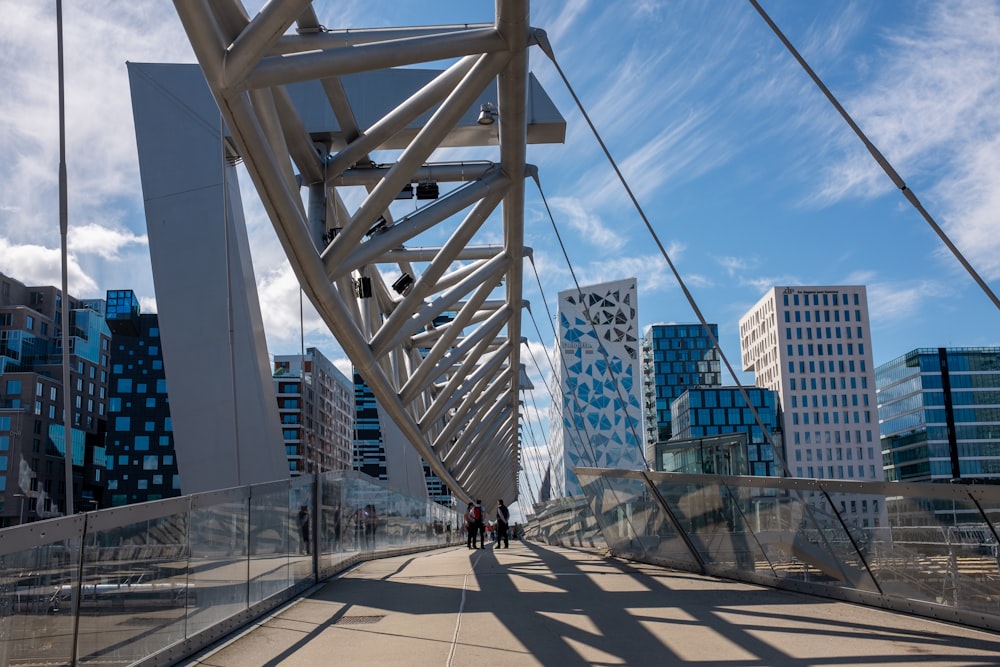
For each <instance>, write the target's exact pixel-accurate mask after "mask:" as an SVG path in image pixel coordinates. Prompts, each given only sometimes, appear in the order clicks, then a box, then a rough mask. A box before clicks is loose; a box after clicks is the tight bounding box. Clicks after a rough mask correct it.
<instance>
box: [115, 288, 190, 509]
mask: <svg viewBox="0 0 1000 667" xmlns="http://www.w3.org/2000/svg"><path fill="white" fill-rule="evenodd" d="M105 317H106V319H107V323H108V328H109V329H110V330H111V373H110V381H109V383H108V435H107V487H106V500H105V504H108V505H129V504H132V503H141V502H146V501H149V500H159V499H161V498H171V497H173V496H179V495H180V493H181V485H180V476H179V475H178V472H177V460H176V454H175V452H174V433H173V426H172V423H171V420H170V401H169V399H168V396H167V379H166V374H165V372H164V368H163V352H162V347H161V345H160V322H159V317H158V316H157V315H156V314H155V313H141V312H140V309H139V301H138V299H136V297H135V293H134V292H132V291H131V290H111V291H109V292H108V293H107V311H106V315H105Z"/></svg>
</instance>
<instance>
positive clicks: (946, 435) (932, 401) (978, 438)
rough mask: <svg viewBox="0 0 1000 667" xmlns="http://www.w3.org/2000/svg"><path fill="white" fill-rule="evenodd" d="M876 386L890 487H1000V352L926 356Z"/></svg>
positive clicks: (884, 374)
mask: <svg viewBox="0 0 1000 667" xmlns="http://www.w3.org/2000/svg"><path fill="white" fill-rule="evenodd" d="M875 382H876V385H877V395H878V415H879V424H880V431H881V443H882V447H881V449H882V457H883V464H884V466H885V471H886V477H887V479H889V480H892V481H901V482H948V481H951V480H953V479H961V480H963V481H966V482H977V483H990V484H998V483H1000V348H998V347H973V348H919V349H916V350H912V351H910V352H908V353H906V354H905V355H903V356H901V357H899V358H897V359H893V360H892V361H890V362H887V363H885V364H882V365H881V366H879V367H878V368H877V369H876V370H875Z"/></svg>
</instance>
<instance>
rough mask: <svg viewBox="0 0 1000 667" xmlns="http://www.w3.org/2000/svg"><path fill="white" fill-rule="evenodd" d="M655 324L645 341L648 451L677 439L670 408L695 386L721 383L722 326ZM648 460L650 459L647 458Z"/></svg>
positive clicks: (644, 364) (644, 379) (643, 363)
mask: <svg viewBox="0 0 1000 667" xmlns="http://www.w3.org/2000/svg"><path fill="white" fill-rule="evenodd" d="M708 326H709V329H710V331H711V333H712V336H709V335H708V333H707V332H706V331H705V329H704V327H702V326H701V325H700V324H654V325H652V326H651V327H650V328H649V330H648V331H647V332H646V335H645V336H644V337H643V339H642V376H643V395H644V398H645V401H644V407H645V418H644V422H645V425H646V450H647V452H649V451H651V449H652V447H653V446H654V445H655V444H656V443H657V442H662V441H664V440H669V439H670V438H671V437H672V436H673V429H672V427H671V420H672V417H671V412H670V406H671V404H672V403H673V402H674V399H676V398H677V397H678V396H680V395H681V394H682V393H684V391H685V390H687V389H689V388H691V387H718V386H719V385H720V384H721V377H722V372H721V363H720V361H719V350H718V348H717V347H716V346H715V344H714V343H713V342H712V340H713V337H714V339H715V340H718V339H719V325H717V324H709V325H708ZM647 458H648V457H647Z"/></svg>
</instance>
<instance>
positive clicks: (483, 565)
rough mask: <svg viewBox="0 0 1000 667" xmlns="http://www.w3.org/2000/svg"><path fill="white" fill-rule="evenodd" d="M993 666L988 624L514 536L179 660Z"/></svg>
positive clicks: (403, 570)
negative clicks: (502, 544)
mask: <svg viewBox="0 0 1000 667" xmlns="http://www.w3.org/2000/svg"><path fill="white" fill-rule="evenodd" d="M185 664H187V665H202V666H204V667H251V666H256V665H265V666H271V665H291V666H294V665H310V666H311V665H406V666H408V667H412V666H418V665H435V666H438V667H441V666H446V665H455V666H464V665H475V666H476V667H491V666H494V665H505V666H506V665H518V666H519V667H520V666H521V665H548V666H555V667H567V666H569V665H676V664H696V665H699V667H723V666H725V667H743V666H767V667H778V666H783V665H794V666H805V665H838V666H845V665H879V666H881V667H888V666H892V665H935V666H945V665H956V666H957V665H966V666H971V665H1000V636H998V635H996V634H992V633H987V632H981V631H977V630H970V629H966V628H962V627H957V626H954V625H949V624H944V623H939V622H935V621H929V620H923V619H920V618H914V617H910V616H905V615H901V614H895V613H891V612H885V611H881V610H877V609H871V608H867V607H862V606H857V605H852V604H847V603H841V602H835V601H830V600H825V599H821V598H813V597H809V596H804V595H798V594H795V593H789V592H784V591H778V590H773V589H769V588H763V587H759V586H753V585H748V584H739V583H732V582H727V581H721V580H717V579H713V578H711V577H702V576H697V575H692V574H688V573H683V572H672V571H668V570H663V569H661V568H657V567H654V566H646V565H637V564H634V563H627V562H622V561H616V560H607V559H604V558H601V557H600V556H599V555H597V554H593V553H588V552H583V551H576V550H572V549H562V548H557V547H549V546H545V545H540V544H536V543H523V542H518V543H514V542H512V543H511V548H510V549H507V550H504V549H497V550H495V549H493V548H492V547H489V548H487V549H485V550H474V551H470V550H468V549H466V548H465V547H460V548H449V549H444V550H440V551H433V552H428V553H423V554H416V555H410V556H400V557H395V558H388V559H384V560H376V561H371V562H368V563H365V564H363V565H360V566H358V567H357V568H355V569H354V570H352V571H350V572H348V573H346V574H344V575H342V576H340V577H338V578H335V579H332V580H330V581H329V582H327V583H325V584H324V585H323V586H321V587H320V588H318V589H317V590H316V591H315V592H314V593H313V594H312V595H310V596H309V597H308V598H304V599H301V600H299V601H297V602H295V603H293V604H291V605H290V606H287V607H285V608H284V609H283V610H281V611H280V612H278V613H276V614H274V615H272V616H271V617H269V618H267V619H266V620H264V621H263V622H261V623H259V624H257V625H256V626H254V627H253V628H251V629H248V630H246V631H244V632H243V633H242V634H241V635H240V636H239V637H237V638H235V639H232V640H230V641H229V642H228V643H226V644H224V645H223V646H221V647H219V648H216V649H215V650H213V651H212V652H208V653H206V654H203V655H202V656H200V657H199V658H198V659H196V660H194V661H190V662H188V663H185Z"/></svg>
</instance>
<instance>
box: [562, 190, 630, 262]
mask: <svg viewBox="0 0 1000 667" xmlns="http://www.w3.org/2000/svg"><path fill="white" fill-rule="evenodd" d="M549 206H550V208H551V209H552V215H553V217H555V219H556V227H558V228H559V229H560V234H563V233H564V232H563V230H564V229H565V227H564V226H563V223H565V225H568V226H569V227H570V228H571V229H572V230H573V231H574V232H576V235H574V237H573V238H574V240H576V241H582V242H584V243H587V244H588V245H592V246H594V247H598V248H604V249H606V250H608V251H611V252H614V251H616V250H618V249H620V248H621V247H622V246H623V245H624V244H625V238H623V236H622V234H621V233H620V231H616V230H614V229H612V228H611V227H609V226H607V225H606V224H605V223H604V221H603V220H602V219H601V217H600V216H599V215H597V214H595V212H594V209H593V208H591V207H589V206H587V205H586V204H585V203H584V202H583V201H582V200H580V199H576V198H571V197H552V198H550V199H549ZM568 240H569V239H565V238H564V239H563V243H567V241H568ZM570 261H574V260H573V258H572V257H570Z"/></svg>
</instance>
